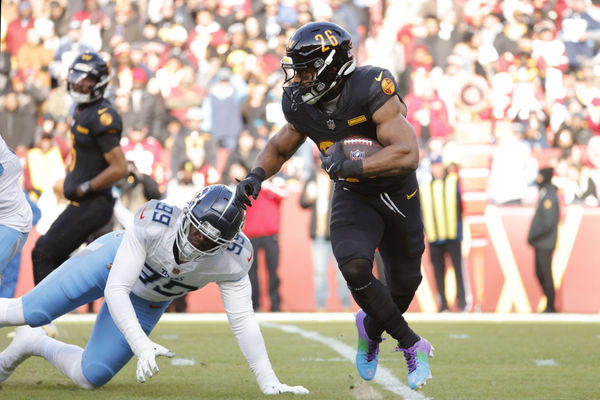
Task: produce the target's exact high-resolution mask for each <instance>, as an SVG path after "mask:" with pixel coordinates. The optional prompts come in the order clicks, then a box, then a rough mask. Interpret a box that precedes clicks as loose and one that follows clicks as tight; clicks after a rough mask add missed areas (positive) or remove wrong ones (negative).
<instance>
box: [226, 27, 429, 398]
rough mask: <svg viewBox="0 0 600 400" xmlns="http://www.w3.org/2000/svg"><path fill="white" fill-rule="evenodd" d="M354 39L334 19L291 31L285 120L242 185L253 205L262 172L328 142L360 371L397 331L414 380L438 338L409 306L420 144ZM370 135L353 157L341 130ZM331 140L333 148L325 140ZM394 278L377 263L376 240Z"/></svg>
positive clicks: (337, 241)
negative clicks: (417, 327) (376, 147)
mask: <svg viewBox="0 0 600 400" xmlns="http://www.w3.org/2000/svg"><path fill="white" fill-rule="evenodd" d="M351 49H352V39H351V37H350V35H349V34H348V32H346V31H345V30H344V29H343V28H341V27H340V26H338V25H336V24H332V23H328V22H314V23H310V24H307V25H304V26H303V27H301V28H299V29H298V30H297V31H296V32H295V33H294V34H293V35H292V37H291V38H290V39H289V42H288V45H287V49H286V53H287V54H286V57H284V58H283V60H282V62H281V65H282V67H283V69H284V71H285V73H286V81H285V83H284V88H283V89H284V96H283V100H282V107H283V112H284V114H285V117H286V120H287V124H285V125H284V126H283V127H282V128H281V130H280V131H279V132H277V134H275V135H274V136H273V137H271V139H270V140H269V141H268V142H267V144H266V145H265V147H264V148H263V149H262V150H261V152H260V154H259V155H258V157H257V159H256V162H255V165H254V169H253V170H252V171H251V172H250V173H249V174H248V176H247V177H246V178H245V179H244V180H243V181H241V182H240V183H239V184H238V185H237V188H236V200H237V201H238V202H239V203H241V204H242V205H244V206H245V205H247V206H250V205H251V200H250V196H252V197H253V198H254V199H256V197H257V196H258V193H259V191H260V187H261V182H262V181H263V180H264V179H266V178H268V177H270V176H272V175H273V174H275V173H276V172H277V171H279V169H280V168H281V167H282V165H283V163H284V162H285V161H286V160H287V159H289V158H290V157H291V156H292V155H293V154H294V152H295V151H296V150H297V149H298V148H299V147H300V145H301V144H302V143H303V142H304V141H305V140H306V138H307V137H309V138H311V139H312V140H313V141H314V142H315V143H316V144H317V146H318V147H319V150H320V151H321V160H322V167H323V169H325V170H326V171H327V172H328V173H329V175H330V177H331V178H332V179H333V180H335V183H336V185H335V192H334V197H333V203H332V212H331V242H332V246H333V251H334V254H335V257H336V259H337V262H338V265H339V266H340V269H341V271H342V274H343V275H344V278H345V279H346V282H347V284H348V287H349V288H350V291H351V292H352V296H353V297H354V300H355V301H356V303H357V304H358V305H359V306H360V307H361V310H359V312H358V313H357V315H356V326H357V329H358V337H359V340H358V351H357V355H356V365H357V368H358V371H359V373H360V375H361V377H362V378H363V379H366V380H370V379H373V377H374V376H375V371H376V367H377V360H378V353H379V343H380V342H381V340H382V338H381V334H382V333H383V332H384V331H386V332H387V333H388V334H390V335H391V336H392V337H393V338H394V339H396V340H397V341H398V347H397V349H396V350H397V351H402V352H403V353H404V357H405V358H406V361H407V364H408V383H409V386H410V387H411V388H413V389H414V388H418V387H420V386H422V385H423V384H424V383H425V381H426V380H427V379H428V378H429V377H431V373H430V370H429V357H431V356H433V351H432V350H433V347H432V346H431V344H430V343H429V342H428V341H427V340H425V339H423V338H421V337H419V336H418V335H417V334H416V333H415V332H413V330H412V329H411V328H410V327H409V326H408V324H407V322H406V320H405V319H404V317H403V316H402V314H403V313H404V312H405V311H406V310H407V308H408V306H409V304H410V302H411V300H412V299H413V297H414V294H415V292H416V290H417V287H418V286H419V284H420V282H421V279H422V276H421V255H422V253H423V251H424V248H425V246H424V233H423V222H422V220H421V209H420V200H419V194H418V185H417V179H416V175H415V170H416V168H417V165H418V162H419V149H418V144H417V139H416V135H415V132H414V130H413V128H412V127H411V125H410V124H409V123H408V122H407V120H406V119H405V116H406V106H405V105H404V102H403V101H402V100H401V98H400V96H399V95H398V93H397V90H396V87H397V85H396V82H395V80H394V78H393V76H392V75H391V73H390V72H389V71H387V70H385V69H382V68H377V67H372V66H364V67H356V65H355V61H354V58H353V56H352V53H351V51H352V50H351ZM355 135H360V136H367V137H370V138H372V139H375V140H377V141H378V142H379V143H381V145H382V146H383V149H382V150H380V151H379V152H377V153H375V154H373V155H371V156H370V157H366V158H364V159H362V160H354V161H350V160H346V158H345V156H344V154H343V152H342V147H341V140H342V139H344V138H346V137H349V136H355ZM331 146H333V148H332V149H330V150H329V151H328V152H327V153H325V150H326V149H328V148H329V147H331ZM377 248H378V249H379V252H380V253H381V256H382V258H383V261H384V264H385V272H386V278H387V282H388V286H387V287H386V286H384V285H382V284H381V282H380V281H379V280H377V279H376V278H375V276H374V275H373V273H372V269H373V257H374V253H375V249H377Z"/></svg>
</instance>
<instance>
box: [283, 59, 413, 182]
mask: <svg viewBox="0 0 600 400" xmlns="http://www.w3.org/2000/svg"><path fill="white" fill-rule="evenodd" d="M397 86H398V85H397V84H396V81H395V80H394V77H393V76H392V74H391V73H390V72H389V71H388V70H386V69H383V68H379V67H373V66H363V67H358V68H356V70H355V71H354V72H353V73H352V74H350V76H349V77H348V78H347V79H346V82H345V83H344V87H343V89H342V92H341V94H340V97H339V99H338V102H337V105H336V109H335V111H334V112H333V113H331V114H328V113H325V112H323V111H321V110H320V109H319V108H318V107H315V106H314V105H310V104H306V103H304V104H300V105H298V107H297V109H296V110H292V107H291V105H292V102H291V100H290V99H289V98H288V97H287V96H283V100H282V108H283V113H284V115H285V118H286V120H287V121H288V122H289V123H291V124H292V125H293V126H294V128H295V129H296V130H298V131H299V132H300V133H302V134H303V135H306V136H308V137H309V138H311V139H312V140H313V141H314V142H315V143H316V144H317V146H318V148H319V150H325V149H326V148H328V147H329V146H331V145H332V144H333V143H334V142H338V141H340V140H343V139H344V138H347V137H351V136H366V137H369V138H371V139H373V140H377V131H376V126H375V123H374V122H373V113H375V112H376V111H377V110H378V109H379V108H380V107H381V106H382V105H383V104H384V103H385V102H387V101H388V100H389V98H390V97H391V96H398V97H400V96H399V94H398V91H397ZM400 100H401V101H402V99H400ZM411 175H414V172H412V173H409V174H401V175H397V176H391V177H390V176H386V177H381V178H378V177H374V178H361V179H360V180H357V179H354V178H348V179H346V180H342V179H340V180H338V181H337V182H336V184H337V185H342V186H344V187H348V188H349V189H351V190H354V191H357V192H381V191H393V190H396V189H399V188H401V187H402V186H403V185H405V183H406V184H409V185H411V186H413V185H414V182H415V180H414V179H410V176H411ZM409 182H410V183H409Z"/></svg>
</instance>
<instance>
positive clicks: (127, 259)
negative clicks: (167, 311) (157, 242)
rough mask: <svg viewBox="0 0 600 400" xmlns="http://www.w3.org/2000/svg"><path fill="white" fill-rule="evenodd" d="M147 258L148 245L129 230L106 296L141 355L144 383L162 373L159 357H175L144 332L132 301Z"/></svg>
mask: <svg viewBox="0 0 600 400" xmlns="http://www.w3.org/2000/svg"><path fill="white" fill-rule="evenodd" d="M145 259H146V251H145V249H144V246H143V245H142V243H140V241H139V240H138V239H137V238H136V237H135V234H134V233H133V230H127V231H126V232H125V237H124V238H123V240H122V241H121V245H120V246H119V249H118V250H117V254H116V256H115V259H114V261H113V264H112V267H111V269H110V273H109V274H108V279H107V282H106V287H105V289H104V297H105V300H106V305H107V306H108V310H109V312H110V314H111V317H112V319H113V321H114V322H115V325H116V326H117V328H119V330H120V331H121V333H122V334H123V336H124V337H125V339H126V340H127V343H128V344H129V347H131V351H133V354H135V355H136V357H137V358H138V362H137V370H136V376H137V379H138V381H139V382H140V383H144V382H145V381H146V379H147V378H151V377H152V375H154V374H156V373H157V372H158V365H157V364H156V357H157V356H166V357H173V356H174V355H175V354H174V353H172V352H170V351H169V350H167V349H166V348H164V347H163V346H161V345H159V344H156V343H154V342H152V341H151V340H150V338H149V337H148V335H146V333H145V332H144V331H143V329H142V327H141V325H140V323H139V321H138V319H137V316H136V313H135V309H134V308H133V304H132V303H131V300H130V297H129V294H130V293H131V289H132V288H133V285H134V284H135V282H136V281H137V280H138V278H139V276H140V273H141V270H142V265H143V264H144V260H145Z"/></svg>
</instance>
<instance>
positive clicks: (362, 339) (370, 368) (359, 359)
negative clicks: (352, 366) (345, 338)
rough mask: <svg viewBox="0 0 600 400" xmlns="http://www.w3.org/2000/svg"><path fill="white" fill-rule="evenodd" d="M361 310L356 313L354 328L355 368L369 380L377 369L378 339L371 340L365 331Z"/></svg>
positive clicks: (361, 375)
mask: <svg viewBox="0 0 600 400" xmlns="http://www.w3.org/2000/svg"><path fill="white" fill-rule="evenodd" d="M366 316H367V314H365V312H364V311H363V310H358V312H357V313H356V329H357V330H358V349H357V351H356V369H358V373H359V375H360V377H361V378H363V379H364V380H366V381H370V380H371V379H373V378H374V377H375V372H376V371H377V360H378V358H379V343H380V342H381V340H382V339H381V337H380V338H379V340H378V341H377V340H371V339H370V338H369V336H368V335H367V332H366V331H365V323H364V321H365V317H366Z"/></svg>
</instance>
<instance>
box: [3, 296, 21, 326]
mask: <svg viewBox="0 0 600 400" xmlns="http://www.w3.org/2000/svg"><path fill="white" fill-rule="evenodd" d="M15 325H25V315H24V314H23V301H22V300H21V298H20V297H18V298H16V299H7V298H0V328H2V327H3V326H15Z"/></svg>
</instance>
